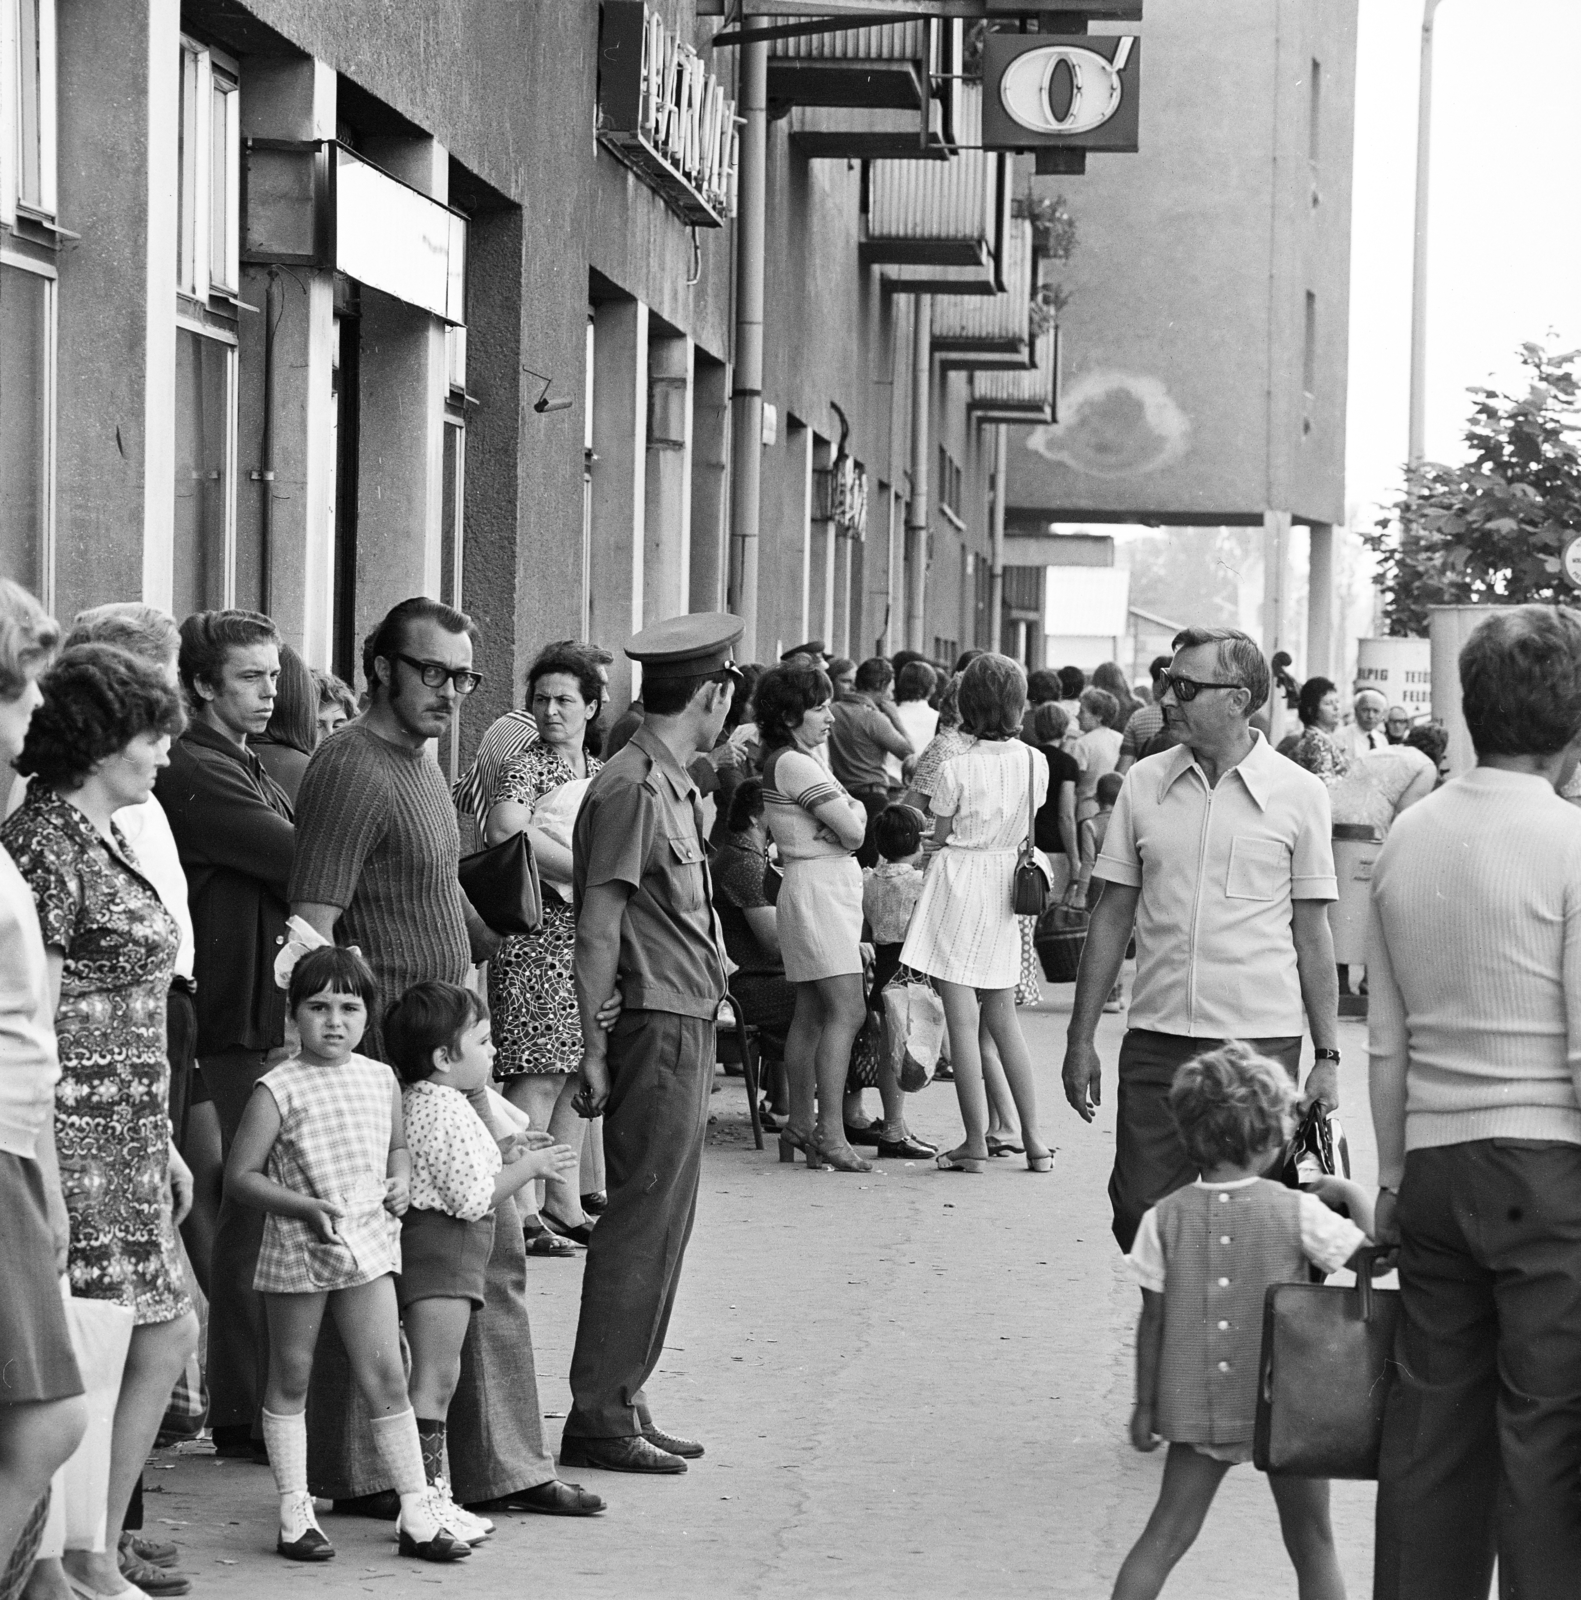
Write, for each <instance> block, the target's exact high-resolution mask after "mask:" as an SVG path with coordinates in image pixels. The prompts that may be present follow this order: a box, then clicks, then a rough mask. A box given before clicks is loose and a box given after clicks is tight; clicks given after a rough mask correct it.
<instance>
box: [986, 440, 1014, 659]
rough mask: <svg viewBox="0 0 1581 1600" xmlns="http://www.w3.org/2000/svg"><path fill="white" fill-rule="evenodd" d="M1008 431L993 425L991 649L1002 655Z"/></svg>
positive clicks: (989, 617) (989, 645)
mask: <svg viewBox="0 0 1581 1600" xmlns="http://www.w3.org/2000/svg"><path fill="white" fill-rule="evenodd" d="M1009 431H1010V430H1009V429H1008V428H1007V427H1006V426H1005V425H1004V423H1002V422H997V423H995V424H994V520H993V526H992V537H993V556H992V557H991V564H990V566H989V569H988V574H989V581H988V648H989V649H990V650H993V651H995V652H996V653H997V652H1001V651H1003V649H1004V641H1003V639H1002V638H1001V637H1000V635H1001V633H1002V631H1003V623H1002V620H1001V619H1002V618H1003V617H1004V614H1005V467H1006V464H1007V462H1008V459H1009V455H1010V452H1009V449H1008V448H1007V445H1006V441H1007V439H1008V436H1009Z"/></svg>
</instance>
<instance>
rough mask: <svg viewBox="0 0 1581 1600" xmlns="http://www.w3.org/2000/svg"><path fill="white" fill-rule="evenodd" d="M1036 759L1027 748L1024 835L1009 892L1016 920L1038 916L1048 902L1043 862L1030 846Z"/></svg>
mask: <svg viewBox="0 0 1581 1600" xmlns="http://www.w3.org/2000/svg"><path fill="white" fill-rule="evenodd" d="M1037 759H1038V755H1037V751H1035V750H1031V749H1029V750H1028V751H1027V760H1028V762H1029V766H1028V769H1027V836H1026V838H1025V839H1024V840H1023V841H1022V844H1021V852H1020V854H1019V855H1018V856H1017V857H1016V876H1015V882H1014V884H1013V886H1012V887H1011V890H1010V909H1011V910H1012V911H1014V912H1015V914H1016V915H1017V916H1018V917H1041V916H1042V915H1043V912H1044V910H1045V909H1046V907H1047V906H1048V903H1049V889H1050V887H1051V885H1050V883H1049V878H1048V873H1047V872H1046V871H1045V870H1044V867H1043V863H1042V862H1041V861H1039V860H1038V854H1037V848H1036V845H1035V843H1034V840H1035V837H1036V829H1037V800H1036V798H1035V791H1036V787H1037V786H1036V784H1035V783H1034V782H1033V779H1034V778H1036V776H1037V767H1036V766H1035V765H1032V764H1031V763H1035V762H1036V761H1037Z"/></svg>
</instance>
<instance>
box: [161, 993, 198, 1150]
mask: <svg viewBox="0 0 1581 1600" xmlns="http://www.w3.org/2000/svg"><path fill="white" fill-rule="evenodd" d="M197 1045H198V1009H197V1007H196V1006H195V1005H194V1004H193V1002H192V990H191V989H190V988H188V987H187V986H185V985H183V984H182V983H180V982H179V981H178V982H176V983H172V984H171V986H170V992H169V993H168V994H167V995H166V996H165V1057H166V1059H167V1060H168V1061H169V1062H170V1132H171V1135H172V1136H173V1137H174V1139H175V1141H176V1148H177V1149H178V1150H179V1149H180V1148H181V1145H182V1143H183V1141H184V1140H185V1139H186V1137H187V1112H188V1111H189V1110H190V1109H191V1108H192V1069H193V1068H194V1067H195V1066H196V1065H197Z"/></svg>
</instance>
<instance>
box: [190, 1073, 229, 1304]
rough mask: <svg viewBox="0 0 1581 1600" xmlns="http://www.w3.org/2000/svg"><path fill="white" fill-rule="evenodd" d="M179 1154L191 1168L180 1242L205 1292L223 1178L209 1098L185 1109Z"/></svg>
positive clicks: (221, 1154)
mask: <svg viewBox="0 0 1581 1600" xmlns="http://www.w3.org/2000/svg"><path fill="white" fill-rule="evenodd" d="M181 1154H182V1155H183V1157H185V1159H186V1163H187V1165H188V1166H189V1167H191V1168H192V1209H191V1210H190V1211H189V1212H188V1213H187V1217H186V1221H185V1222H183V1223H182V1224H181V1242H182V1243H183V1244H184V1245H186V1247H187V1259H188V1260H189V1261H191V1263H192V1275H193V1276H194V1277H195V1278H196V1279H197V1280H198V1287H199V1288H200V1289H201V1290H202V1291H203V1292H204V1294H208V1292H209V1264H210V1262H211V1261H212V1260H213V1256H214V1230H215V1229H216V1228H217V1227H218V1226H219V1221H220V1199H221V1193H222V1190H223V1187H224V1178H225V1153H224V1151H223V1149H222V1148H221V1138H220V1114H219V1112H218V1111H216V1110H215V1109H214V1102H213V1101H212V1100H200V1101H199V1102H198V1103H197V1104H196V1105H195V1106H193V1107H192V1108H191V1110H190V1111H188V1113H187V1136H186V1138H185V1139H184V1140H183V1141H182V1144H181Z"/></svg>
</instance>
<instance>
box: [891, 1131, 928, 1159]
mask: <svg viewBox="0 0 1581 1600" xmlns="http://www.w3.org/2000/svg"><path fill="white" fill-rule="evenodd" d="M938 1153H939V1147H938V1146H937V1145H936V1144H924V1143H923V1141H922V1140H921V1139H918V1138H916V1137H914V1136H913V1135H912V1134H909V1133H908V1134H907V1135H906V1136H905V1138H904V1139H880V1140H879V1141H878V1156H879V1159H880V1160H897V1161H931V1160H932V1159H933V1158H934V1157H935V1156H936V1155H937V1154H938Z"/></svg>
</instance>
